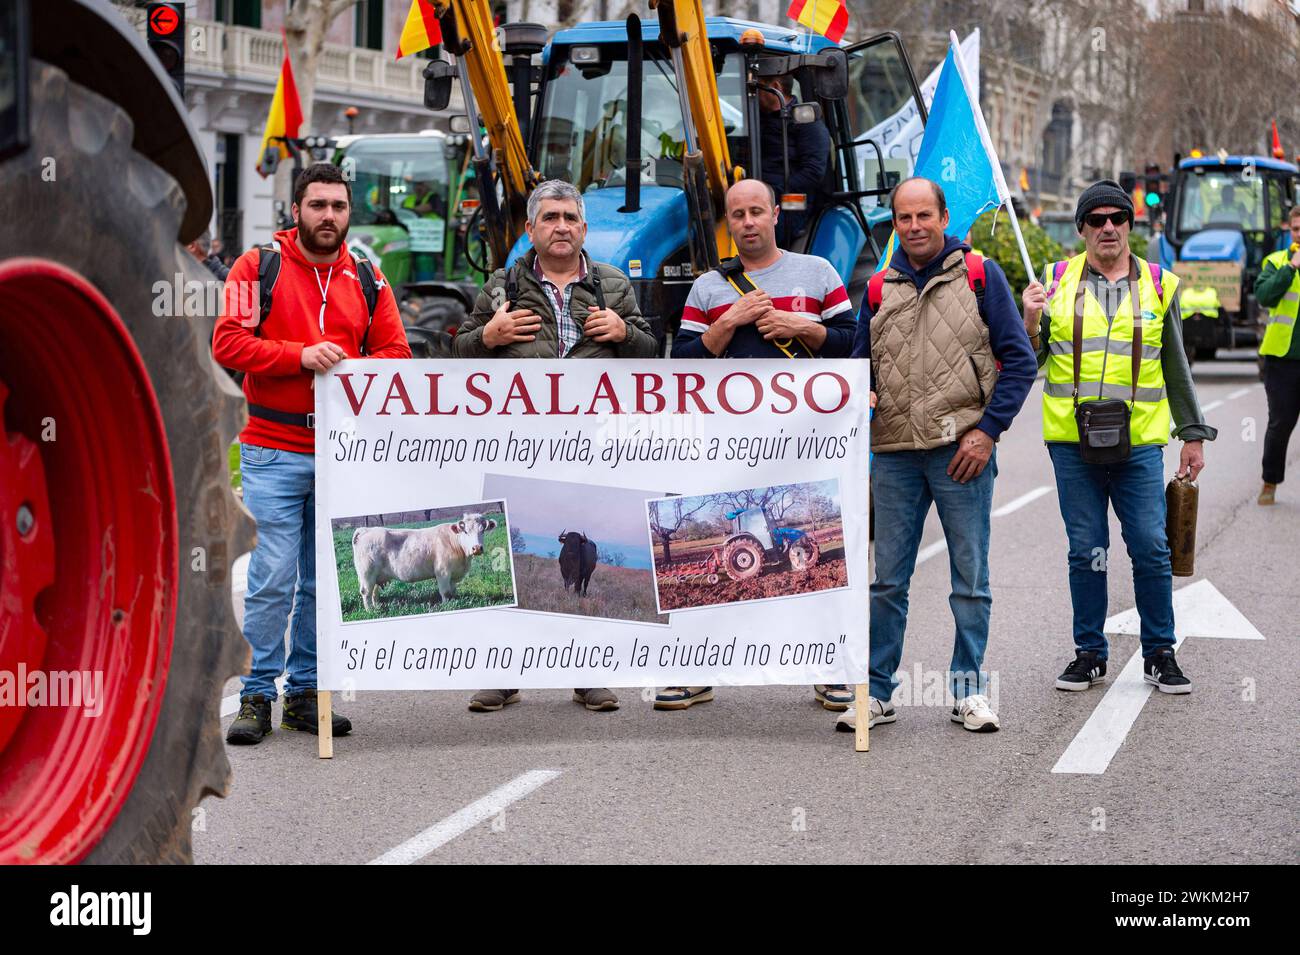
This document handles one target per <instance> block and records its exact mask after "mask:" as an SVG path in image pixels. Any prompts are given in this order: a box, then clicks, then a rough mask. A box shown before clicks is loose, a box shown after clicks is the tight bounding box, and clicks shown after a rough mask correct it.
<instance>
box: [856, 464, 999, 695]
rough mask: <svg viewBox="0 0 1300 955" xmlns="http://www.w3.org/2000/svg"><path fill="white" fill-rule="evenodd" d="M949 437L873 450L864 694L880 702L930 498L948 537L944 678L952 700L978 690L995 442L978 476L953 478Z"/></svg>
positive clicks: (894, 662) (899, 646)
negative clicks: (934, 443) (936, 443)
mask: <svg viewBox="0 0 1300 955" xmlns="http://www.w3.org/2000/svg"><path fill="white" fill-rule="evenodd" d="M956 452H957V445H956V444H949V445H944V446H943V447H941V448H934V449H932V450H929V451H885V452H876V454H875V455H874V457H873V458H872V461H871V491H872V495H873V497H874V499H875V505H876V579H875V582H874V583H872V585H871V695H872V696H873V697H875V698H876V699H878V700H883V701H888V700H889V699H890V698H891V697H892V696H893V695H894V689H895V688H896V687H897V686H898V678H897V677H896V676H895V673H896V672H897V671H898V667H899V664H900V663H901V662H902V659H903V633H904V631H905V630H906V629H907V593H908V588H909V587H910V585H911V582H912V571H913V570H915V569H916V552H917V548H918V547H920V544H921V531H922V530H923V529H924V527H925V517H926V515H927V514H928V513H929V512H930V504H931V503H932V502H933V503H934V505H935V507H936V508H938V511H939V520H940V522H941V523H942V524H943V535H944V538H945V540H947V542H948V567H949V570H950V572H951V576H952V594H951V595H950V596H949V597H948V605H949V606H950V607H951V608H952V616H953V620H954V621H955V622H956V635H955V636H954V638H953V648H952V663H951V665H950V667H949V678H948V684H949V689H950V690H951V692H952V695H953V698H954V699H961V698H962V697H966V696H970V695H971V694H973V693H984V692H986V688H987V686H988V678H987V675H986V674H984V673H982V672H980V665H981V664H982V663H983V662H984V648H985V646H986V645H987V644H988V640H989V611H990V609H991V608H992V606H993V598H992V596H991V594H990V592H989V513H990V511H991V509H992V506H993V479H994V478H995V477H996V476H997V473H998V458H997V449H994V451H993V457H991V458H990V459H989V463H988V465H987V466H986V467H985V468H984V470H983V472H982V473H981V474H980V476H979V477H977V478H975V479H973V480H971V481H969V482H968V483H966V484H959V483H958V482H957V481H955V480H953V479H952V478H951V477H949V476H948V463H949V462H950V461H951V460H952V457H953V455H954V454H956Z"/></svg>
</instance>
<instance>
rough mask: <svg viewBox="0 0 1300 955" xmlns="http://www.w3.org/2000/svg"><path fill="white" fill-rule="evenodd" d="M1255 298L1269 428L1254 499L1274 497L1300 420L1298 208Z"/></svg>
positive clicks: (1265, 501)
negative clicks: (1261, 318) (1263, 313)
mask: <svg viewBox="0 0 1300 955" xmlns="http://www.w3.org/2000/svg"><path fill="white" fill-rule="evenodd" d="M1255 300H1256V301H1257V302H1259V304H1260V307H1261V308H1265V309H1268V326H1267V327H1266V328H1265V329H1264V341H1263V342H1262V343H1261V344H1260V346H1259V353H1260V354H1261V355H1263V356H1264V394H1265V395H1266V396H1267V397H1268V430H1267V431H1265V432H1264V487H1263V488H1262V489H1261V490H1260V492H1259V503H1260V504H1264V505H1268V504H1272V503H1273V501H1274V496H1275V495H1276V493H1277V486H1278V485H1279V484H1281V483H1282V479H1283V478H1284V477H1286V446H1287V444H1288V442H1289V441H1290V440H1291V432H1292V431H1294V430H1295V425H1296V420H1297V419H1298V418H1300V335H1297V334H1295V323H1296V313H1297V312H1300V206H1296V207H1295V208H1294V209H1292V210H1291V247H1290V248H1289V249H1283V250H1282V251H1280V252H1274V253H1273V254H1272V255H1270V256H1268V257H1267V258H1265V259H1264V267H1263V268H1262V269H1261V270H1260V273H1259V278H1257V279H1256V280H1255Z"/></svg>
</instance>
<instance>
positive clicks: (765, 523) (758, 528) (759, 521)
mask: <svg viewBox="0 0 1300 955" xmlns="http://www.w3.org/2000/svg"><path fill="white" fill-rule="evenodd" d="M726 518H727V520H729V521H731V533H732V534H733V535H735V534H749V535H750V536H752V537H753V538H754V539H755V540H757V541H758V542H759V543H760V544H762V545H763V549H764V550H771V549H772V546H773V542H772V529H771V524H772V522H771V521H770V520H769V519H768V516H767V513H766V512H765V511H764V510H763V509H762V508H761V507H746V508H742V509H741V510H738V511H727V512H726Z"/></svg>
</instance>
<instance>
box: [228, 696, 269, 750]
mask: <svg viewBox="0 0 1300 955" xmlns="http://www.w3.org/2000/svg"><path fill="white" fill-rule="evenodd" d="M270 732H271V701H270V700H268V699H267V698H266V697H265V696H263V695H262V694H261V693H254V694H252V695H251V696H241V697H240V698H239V715H238V716H236V717H235V722H233V723H231V724H230V729H228V730H226V742H227V743H232V744H234V745H235V746H251V745H252V744H254V743H260V742H262V738H263V737H265V736H267V735H268V734H269V733H270Z"/></svg>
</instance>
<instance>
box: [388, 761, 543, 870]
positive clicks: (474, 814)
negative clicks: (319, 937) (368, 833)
mask: <svg viewBox="0 0 1300 955" xmlns="http://www.w3.org/2000/svg"><path fill="white" fill-rule="evenodd" d="M559 775H560V770H558V769H531V770H529V771H528V772H526V773H524V774H523V775H522V776H516V777H515V778H514V779H512V780H510V782H508V783H506V784H505V785H504V786H499V787H497V788H496V789H494V790H492V791H491V792H490V793H488V794H487V795H486V796H484V797H483V798H482V799H476V800H474V801H473V802H472V803H470V804H469V805H468V806H466V807H465V808H464V809H461V810H459V811H458V812H454V813H452V814H451V815H450V816H448V817H447V818H446V819H443V820H442V821H441V822H437V823H435V824H434V825H432V826H430V827H429V828H428V829H425V830H424V831H423V832H421V833H420V834H419V835H417V836H412V837H411V838H410V839H407V840H406V841H405V842H403V843H402V844H401V845H400V846H397V847H395V848H392V849H389V850H388V851H387V852H385V853H384V854H383V855H381V856H380V857H379V858H377V859H372V860H371V861H370V863H369V864H370V865H410V864H411V863H413V862H419V861H420V860H421V859H423V858H424V857H425V856H427V855H428V854H429V853H431V852H433V851H434V850H435V849H438V848H439V847H441V846H445V845H446V844H447V843H449V842H451V840H453V839H455V838H456V837H457V836H461V835H464V834H465V833H467V832H469V831H470V830H471V829H473V828H474V827H475V826H477V825H479V824H480V823H482V822H485V821H487V820H488V819H491V818H492V817H493V816H495V815H497V814H498V813H500V812H501V811H502V810H503V809H505V808H506V807H507V806H509V805H510V804H511V803H515V802H518V801H519V800H521V799H523V798H524V797H525V796H527V795H528V794H529V793H531V792H533V791H535V790H536V789H538V788H540V787H541V786H544V785H545V784H546V783H549V782H550V781H551V780H552V779H554V778H555V777H557V776H559Z"/></svg>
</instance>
